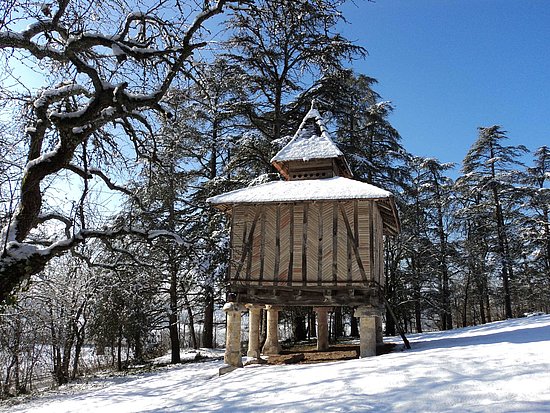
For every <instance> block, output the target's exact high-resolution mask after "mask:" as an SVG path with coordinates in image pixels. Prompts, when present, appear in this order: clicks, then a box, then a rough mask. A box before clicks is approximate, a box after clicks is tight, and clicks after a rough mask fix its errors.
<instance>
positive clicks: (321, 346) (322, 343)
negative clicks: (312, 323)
mask: <svg viewBox="0 0 550 413" xmlns="http://www.w3.org/2000/svg"><path fill="white" fill-rule="evenodd" d="M330 310H331V308H330V307H315V308H314V309H313V311H315V313H316V314H317V351H327V350H328V348H329V345H328V317H327V314H328V312H329V311H330Z"/></svg>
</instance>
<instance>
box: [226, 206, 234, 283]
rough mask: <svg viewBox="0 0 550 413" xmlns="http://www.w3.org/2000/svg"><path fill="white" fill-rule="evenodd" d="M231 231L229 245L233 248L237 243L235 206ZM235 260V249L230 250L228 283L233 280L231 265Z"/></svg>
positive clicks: (232, 213) (232, 211)
mask: <svg viewBox="0 0 550 413" xmlns="http://www.w3.org/2000/svg"><path fill="white" fill-rule="evenodd" d="M229 228H230V230H229V245H230V246H232V245H233V243H234V242H235V206H233V208H232V210H231V218H230V227H229ZM234 259H235V253H234V251H233V248H230V249H229V265H228V267H227V273H226V281H229V280H230V279H231V269H232V268H233V265H232V264H231V263H232V262H233V260H234Z"/></svg>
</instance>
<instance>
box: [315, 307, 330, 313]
mask: <svg viewBox="0 0 550 413" xmlns="http://www.w3.org/2000/svg"><path fill="white" fill-rule="evenodd" d="M313 311H315V312H316V313H319V312H326V313H328V312H330V311H334V307H313Z"/></svg>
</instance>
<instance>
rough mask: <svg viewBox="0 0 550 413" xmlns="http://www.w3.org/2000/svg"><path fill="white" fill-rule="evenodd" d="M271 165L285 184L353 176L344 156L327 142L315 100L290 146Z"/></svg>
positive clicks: (323, 124)
mask: <svg viewBox="0 0 550 413" xmlns="http://www.w3.org/2000/svg"><path fill="white" fill-rule="evenodd" d="M271 163H272V164H273V166H275V168H277V170H278V171H279V172H280V173H281V174H282V175H283V176H284V177H285V178H286V179H287V180H293V179H312V178H313V179H314V178H327V177H330V176H345V177H351V176H353V174H352V173H351V170H350V168H349V165H348V163H347V162H346V160H345V158H344V154H343V153H342V152H341V151H340V149H338V147H337V146H336V144H335V143H334V142H333V141H332V139H331V138H330V135H329V133H328V130H327V128H326V126H325V123H324V121H323V118H322V116H321V114H320V113H319V111H318V110H317V108H316V105H315V100H313V101H312V102H311V109H310V110H309V112H308V113H307V114H306V116H305V117H304V119H303V120H302V123H301V125H300V127H299V128H298V130H297V131H296V133H295V134H294V136H293V137H292V139H291V140H290V142H288V143H287V144H286V145H285V146H284V147H283V148H282V149H281V150H280V151H279V152H277V154H276V155H275V156H274V157H273V158H272V159H271ZM318 168H320V169H319V171H316V169H318ZM329 170H331V171H329ZM307 171H309V172H307ZM293 172H297V173H293Z"/></svg>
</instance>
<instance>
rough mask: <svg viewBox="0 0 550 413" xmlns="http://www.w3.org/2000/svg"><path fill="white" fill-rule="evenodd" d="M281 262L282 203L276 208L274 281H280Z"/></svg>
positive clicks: (275, 282)
mask: <svg viewBox="0 0 550 413" xmlns="http://www.w3.org/2000/svg"><path fill="white" fill-rule="evenodd" d="M280 262H281V204H277V207H276V208H275V264H274V265H273V283H274V284H275V285H277V283H278V282H279V264H280Z"/></svg>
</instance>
